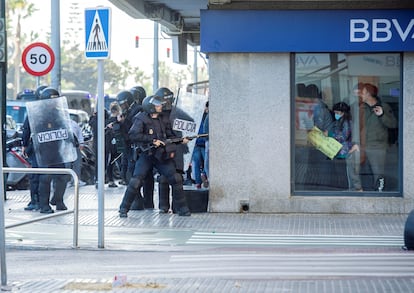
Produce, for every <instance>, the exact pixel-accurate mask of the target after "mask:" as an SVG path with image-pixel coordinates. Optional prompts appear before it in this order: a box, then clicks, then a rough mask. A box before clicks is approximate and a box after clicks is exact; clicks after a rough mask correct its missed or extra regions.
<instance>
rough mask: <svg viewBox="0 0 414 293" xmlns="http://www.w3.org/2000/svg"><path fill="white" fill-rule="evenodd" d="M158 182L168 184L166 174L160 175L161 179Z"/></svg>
mask: <svg viewBox="0 0 414 293" xmlns="http://www.w3.org/2000/svg"><path fill="white" fill-rule="evenodd" d="M158 182H159V183H160V184H165V183H167V184H168V179H167V177H165V176H164V175H160V177H159V179H158Z"/></svg>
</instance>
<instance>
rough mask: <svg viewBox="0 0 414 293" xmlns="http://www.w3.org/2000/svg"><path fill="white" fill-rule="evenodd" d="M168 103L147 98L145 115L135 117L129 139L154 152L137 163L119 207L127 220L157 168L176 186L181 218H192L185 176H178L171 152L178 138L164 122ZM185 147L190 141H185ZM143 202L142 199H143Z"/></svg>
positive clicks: (146, 152) (153, 97)
mask: <svg viewBox="0 0 414 293" xmlns="http://www.w3.org/2000/svg"><path fill="white" fill-rule="evenodd" d="M163 103H164V101H163V99H162V98H161V97H158V96H149V97H146V98H145V99H144V101H143V109H144V112H141V113H139V114H138V115H137V116H135V119H134V123H133V125H132V127H131V129H130V131H129V138H130V139H131V141H132V142H133V143H134V145H135V146H136V147H141V148H146V147H148V146H150V149H149V150H147V151H143V152H141V153H140V155H139V157H138V160H137V161H136V163H135V168H134V173H133V176H132V177H131V180H130V181H129V184H128V187H127V189H126V191H125V194H124V197H123V199H122V203H121V205H120V207H119V216H120V217H121V218H126V217H127V214H128V211H129V210H130V207H131V204H132V202H133V200H134V197H135V195H136V194H137V193H138V191H139V190H140V188H141V186H142V185H143V181H144V178H145V177H146V176H147V174H148V172H150V171H151V170H152V169H153V168H154V167H155V168H156V169H157V170H158V172H160V174H161V175H164V176H166V177H167V180H168V183H169V184H170V185H172V188H173V191H174V193H173V196H174V197H175V202H176V204H177V209H178V214H179V215H180V216H190V215H191V213H190V210H189V208H188V206H187V203H186V199H185V197H184V190H183V180H182V176H181V175H180V174H178V173H177V172H176V168H175V163H174V160H173V159H172V154H173V153H170V152H168V151H167V146H169V144H168V143H167V142H166V140H167V139H169V138H175V135H174V133H173V131H172V129H171V127H170V126H171V125H169V124H166V123H164V121H163V120H162V119H161V118H160V113H161V112H162V105H163ZM182 142H183V143H188V140H186V139H183V141H182ZM140 200H141V201H142V200H143V199H142V197H141V198H140Z"/></svg>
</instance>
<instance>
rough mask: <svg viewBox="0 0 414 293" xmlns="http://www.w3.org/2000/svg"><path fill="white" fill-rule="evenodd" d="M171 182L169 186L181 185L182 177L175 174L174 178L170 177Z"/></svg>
mask: <svg viewBox="0 0 414 293" xmlns="http://www.w3.org/2000/svg"><path fill="white" fill-rule="evenodd" d="M172 180H173V182H170V184H171V185H175V184H182V183H183V176H182V175H181V174H178V173H175V174H174V176H172Z"/></svg>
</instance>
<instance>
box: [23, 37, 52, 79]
mask: <svg viewBox="0 0 414 293" xmlns="http://www.w3.org/2000/svg"><path fill="white" fill-rule="evenodd" d="M22 63H23V67H24V69H26V71H27V72H28V73H30V74H31V75H34V76H42V75H45V74H48V73H49V72H50V70H52V68H53V65H54V64H55V54H54V53H53V50H52V49H51V48H50V47H49V46H48V45H46V44H44V43H33V44H30V45H29V46H28V47H27V48H26V49H24V51H23V54H22Z"/></svg>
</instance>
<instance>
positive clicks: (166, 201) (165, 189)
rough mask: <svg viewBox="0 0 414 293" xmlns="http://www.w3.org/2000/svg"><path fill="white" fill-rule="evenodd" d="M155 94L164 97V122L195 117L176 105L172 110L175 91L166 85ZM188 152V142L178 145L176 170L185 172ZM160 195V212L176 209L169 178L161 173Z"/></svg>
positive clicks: (190, 119) (175, 132) (178, 132)
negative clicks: (185, 159) (185, 160)
mask: <svg viewBox="0 0 414 293" xmlns="http://www.w3.org/2000/svg"><path fill="white" fill-rule="evenodd" d="M155 95H156V96H159V97H162V98H163V99H164V104H163V108H162V119H163V121H164V123H169V124H170V125H172V123H173V121H174V119H176V118H179V119H183V120H188V121H193V119H192V118H191V117H190V116H189V115H188V114H187V113H185V112H184V111H183V110H182V109H180V108H178V107H175V111H172V110H173V104H174V100H175V98H174V93H173V92H172V91H171V90H170V89H168V88H166V87H161V88H159V89H158V90H157V91H156V92H155ZM171 127H172V126H171ZM174 134H175V135H176V136H177V137H181V136H182V134H181V132H180V131H174ZM188 152H189V150H188V146H187V144H179V145H177V151H176V154H175V156H174V162H175V168H176V171H177V172H178V173H179V174H184V154H186V153H188ZM158 197H159V201H158V208H159V210H160V213H168V211H169V210H170V207H171V208H172V210H173V211H174V210H175V208H174V207H175V205H174V204H172V205H170V185H169V184H168V180H167V178H166V177H165V176H163V175H160V176H159V177H158ZM173 201H174V195H173Z"/></svg>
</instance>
